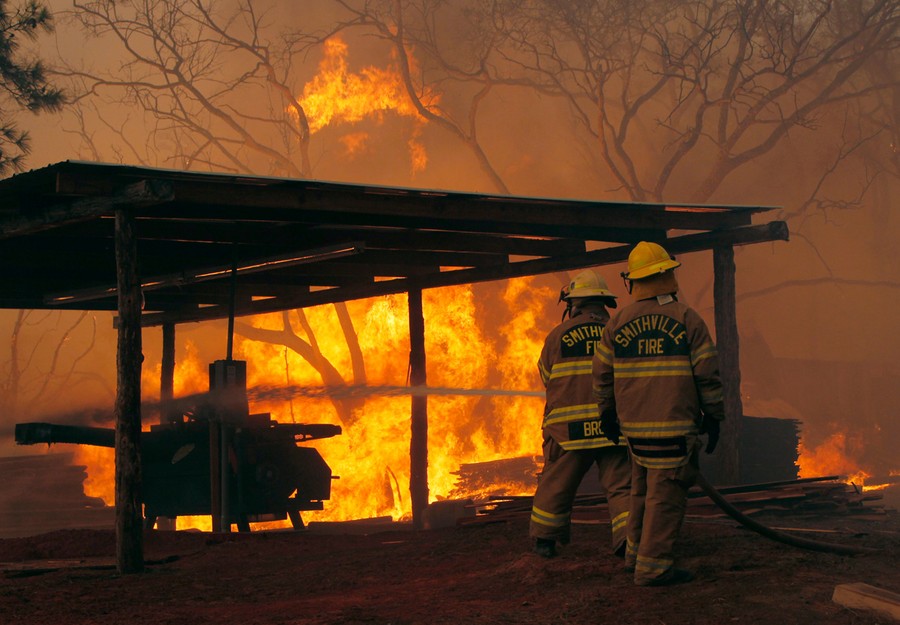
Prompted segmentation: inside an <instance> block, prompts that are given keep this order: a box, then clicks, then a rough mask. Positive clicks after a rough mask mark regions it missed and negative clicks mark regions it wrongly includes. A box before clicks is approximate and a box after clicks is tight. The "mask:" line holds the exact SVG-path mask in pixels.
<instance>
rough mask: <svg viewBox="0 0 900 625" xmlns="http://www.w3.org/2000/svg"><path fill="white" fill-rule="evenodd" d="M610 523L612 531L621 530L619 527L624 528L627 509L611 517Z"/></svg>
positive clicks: (626, 522)
mask: <svg viewBox="0 0 900 625" xmlns="http://www.w3.org/2000/svg"><path fill="white" fill-rule="evenodd" d="M610 524H611V525H612V531H613V532H614V533H615V532H618V531H619V530H621V529H624V528H625V525H627V524H628V510H626V511H625V512H620V513H619V514H617V515H616V516H615V517H614V518H613V520H612V521H611V522H610Z"/></svg>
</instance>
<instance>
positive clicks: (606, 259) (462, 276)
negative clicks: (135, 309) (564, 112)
mask: <svg viewBox="0 0 900 625" xmlns="http://www.w3.org/2000/svg"><path fill="white" fill-rule="evenodd" d="M787 236H788V231H787V224H785V222H783V221H773V222H770V223H767V224H762V225H759V226H747V227H744V228H738V229H736V230H725V231H720V232H710V233H703V234H690V235H684V236H681V237H676V238H674V239H669V240H668V241H667V242H666V249H667V250H669V251H670V252H671V253H673V254H674V253H679V254H680V253H687V252H696V251H701V250H706V249H709V248H710V247H711V246H714V245H725V244H732V245H748V244H751V243H761V242H763V241H775V240H787ZM631 249H632V246H631V245H620V246H616V247H610V248H605V249H600V250H593V251H590V252H585V253H584V254H573V255H571V256H558V257H552V258H541V259H536V260H526V261H521V262H512V263H502V264H499V265H497V266H493V267H478V268H474V269H459V270H453V271H442V272H440V273H437V274H434V275H430V276H424V277H421V278H418V277H417V278H399V279H396V280H386V281H383V282H376V283H374V284H367V285H362V286H353V287H346V288H335V289H327V290H324V291H316V292H312V293H305V294H298V295H297V297H296V298H285V299H279V300H261V301H256V302H251V303H250V305H249V306H247V307H245V308H243V309H240V310H238V311H237V312H236V314H237V316H244V315H252V314H263V313H267V312H276V311H281V310H285V309H290V308H306V307H308V306H319V305H322V304H332V303H334V302H342V301H351V300H357V299H366V298H370V297H377V296H382V295H393V294H397V293H404V292H407V291H409V290H410V289H415V288H421V289H426V288H438V287H444V286H453V285H458V284H473V283H477V282H488V281H493V280H504V279H508V278H519V277H523V276H532V275H539V274H546V273H552V272H554V271H566V270H572V269H580V268H584V267H592V266H601V265H608V264H612V263H616V262H621V261H624V260H625V259H627V258H628V254H629V253H630V252H631ZM226 314H227V311H224V310H221V309H219V308H212V307H211V308H208V309H203V310H201V311H196V312H192V313H190V314H186V313H179V312H177V311H175V312H166V313H149V314H145V315H144V316H143V318H142V320H141V322H142V323H143V325H144V326H146V327H150V326H156V325H160V324H163V323H166V322H173V323H182V322H187V321H203V320H212V319H220V318H223V317H224V316H225V315H226Z"/></svg>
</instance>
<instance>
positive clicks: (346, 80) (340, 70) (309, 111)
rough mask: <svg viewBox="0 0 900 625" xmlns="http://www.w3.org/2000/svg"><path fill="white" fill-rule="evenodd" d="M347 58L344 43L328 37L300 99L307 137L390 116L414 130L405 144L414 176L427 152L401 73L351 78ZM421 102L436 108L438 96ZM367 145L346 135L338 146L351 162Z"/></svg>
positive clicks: (366, 72)
mask: <svg viewBox="0 0 900 625" xmlns="http://www.w3.org/2000/svg"><path fill="white" fill-rule="evenodd" d="M347 58H348V47H347V44H346V43H344V41H343V40H341V39H340V38H338V37H332V38H331V39H328V40H327V41H326V42H325V52H324V57H323V58H322V60H321V62H320V63H319V73H318V74H317V75H316V76H315V77H314V78H313V79H312V80H311V81H310V82H308V83H307V84H306V85H305V86H304V88H303V95H302V96H301V97H300V98H299V103H300V106H301V107H302V108H303V111H304V112H305V114H306V117H307V119H308V120H309V129H310V132H313V133H315V132H318V131H319V130H321V129H323V128H325V127H326V126H329V125H337V124H340V123H345V124H356V123H359V122H362V121H363V120H366V119H374V120H375V121H376V122H380V121H382V120H383V116H384V115H385V114H386V113H388V112H391V113H394V114H395V115H399V116H401V117H409V118H412V119H413V120H414V123H415V128H414V130H413V134H412V138H411V139H410V140H409V141H408V149H409V154H410V161H411V164H412V171H413V172H414V173H415V172H419V171H422V170H423V169H424V168H425V166H426V165H427V163H428V155H427V153H426V151H425V147H424V145H422V143H421V142H419V140H418V139H419V136H420V134H421V128H422V124H423V123H424V119H423V118H422V117H421V115H420V113H419V111H418V109H417V108H416V106H415V105H414V104H413V102H412V101H411V100H410V98H409V96H408V95H407V92H406V87H405V85H404V80H403V75H402V74H401V72H400V70H399V69H398V68H397V67H396V66H395V65H391V66H389V67H387V68H385V69H382V68H378V67H372V66H370V67H365V68H363V69H362V70H361V71H360V72H359V73H357V74H354V73H351V72H350V71H349V65H348V62H347ZM410 58H412V57H411V55H410ZM421 100H422V102H423V103H424V104H425V106H426V107H430V106H434V105H435V104H437V102H438V96H437V95H436V94H435V93H433V92H430V91H425V92H424V94H423V95H422V96H421ZM367 140H368V134H367V133H364V132H355V133H352V134H348V135H345V136H344V137H343V138H342V139H341V143H342V144H343V145H344V147H345V149H346V153H347V155H348V156H352V155H356V154H359V153H361V152H362V151H363V149H364V147H365V145H366V143H367Z"/></svg>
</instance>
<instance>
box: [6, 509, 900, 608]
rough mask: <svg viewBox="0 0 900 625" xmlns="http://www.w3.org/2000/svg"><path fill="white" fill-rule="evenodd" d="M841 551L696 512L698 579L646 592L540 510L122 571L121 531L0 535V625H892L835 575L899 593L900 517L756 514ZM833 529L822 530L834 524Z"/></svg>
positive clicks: (258, 537) (693, 560)
mask: <svg viewBox="0 0 900 625" xmlns="http://www.w3.org/2000/svg"><path fill="white" fill-rule="evenodd" d="M755 518H757V520H759V521H762V522H765V523H766V524H768V525H774V526H777V527H792V528H804V529H807V530H813V529H814V530H818V531H805V532H802V533H800V532H797V531H795V534H797V535H803V536H805V537H807V538H814V539H815V540H828V541H831V542H839V543H842V544H852V545H858V546H866V547H873V548H876V549H877V550H878V552H877V553H875V554H874V555H857V556H841V555H834V554H830V553H820V552H815V551H807V550H801V549H797V548H794V547H789V546H786V545H783V544H780V543H777V542H774V541H772V540H770V539H767V538H764V537H762V536H760V535H758V534H756V533H753V532H751V531H748V530H746V529H744V528H742V527H741V526H739V525H737V524H736V523H735V522H733V521H731V520H730V519H727V518H725V519H688V522H687V523H686V524H685V526H684V529H683V531H682V535H681V540H680V543H679V553H680V557H681V564H682V565H684V566H686V567H687V568H690V569H692V570H693V571H694V572H695V573H696V575H697V578H696V580H695V581H693V582H691V583H689V584H685V585H682V586H673V587H669V588H638V587H635V586H634V585H633V584H632V582H631V579H630V577H629V576H628V575H627V574H625V573H624V571H623V570H622V564H621V561H620V560H618V559H617V558H615V557H614V556H612V555H611V554H608V553H607V552H606V550H605V549H604V546H605V545H606V544H607V542H608V540H609V526H608V525H607V524H578V525H576V526H575V527H574V529H573V540H572V543H571V544H570V545H567V546H566V547H564V548H563V549H562V550H561V552H560V554H559V556H558V557H556V558H553V559H550V560H545V559H541V558H539V557H538V556H536V555H533V554H531V553H530V551H529V546H530V544H529V540H528V538H527V527H528V521H527V516H525V515H520V516H516V517H515V518H513V519H511V520H504V521H496V522H490V523H484V522H480V523H476V524H471V525H466V526H455V527H448V528H443V529H434V530H420V531H417V530H413V529H410V528H409V527H408V526H407V525H401V524H399V523H388V524H382V525H379V526H377V528H375V526H370V527H368V528H367V527H366V525H365V524H334V525H325V526H317V527H310V528H309V529H306V530H301V531H269V532H252V533H249V534H235V533H232V534H210V533H200V532H192V531H179V532H159V531H151V532H148V533H147V534H146V539H145V556H146V560H147V568H146V572H144V573H142V574H136V575H119V574H118V573H117V572H116V569H115V566H114V563H115V558H114V556H115V536H114V534H113V533H112V532H110V531H98V530H64V531H57V532H52V533H49V534H43V535H38V536H33V537H29V538H15V539H4V540H0V571H2V577H0V623H2V624H3V625H6V624H8V623H28V624H29V625H50V624H51V623H52V624H53V625H60V624H62V625H88V624H91V625H100V624H103V625H105V624H116V625H118V624H129V625H130V624H147V625H202V624H205V623H216V624H230V623H240V624H242V625H254V624H260V625H262V624H265V625H279V624H310V625H325V624H342V625H357V624H359V625H362V624H384V625H387V624H392V625H413V624H423V625H424V624H441V623H447V624H450V623H452V624H454V625H459V624H463V625H465V624H470V623H471V624H477V623H528V624H532V623H533V624H537V623H555V624H558V623H574V624H579V623H599V622H604V623H621V624H641V625H644V624H646V625H651V624H652V625H661V624H666V625H674V624H679V623H696V624H716V625H721V624H724V623H738V624H739V623H754V624H757V623H759V624H782V623H783V624H794V625H805V624H814V625H862V624H869V623H895V622H896V621H893V620H892V619H891V618H890V617H885V616H879V615H878V614H877V613H874V612H868V611H863V610H850V609H847V608H844V607H842V606H840V605H838V604H836V603H835V602H833V601H832V594H833V592H834V588H835V586H836V585H838V584H843V583H850V582H864V583H867V584H871V585H873V586H877V587H879V588H882V589H885V590H889V591H892V592H897V593H900V517H898V514H897V513H896V512H893V511H889V512H888V513H887V514H885V515H881V516H880V517H878V518H875V517H873V516H869V517H867V518H865V519H863V518H859V517H853V516H846V515H845V516H833V517H829V518H824V519H823V518H821V517H820V518H818V519H816V520H812V519H809V518H793V517H790V516H777V517H771V518H767V517H765V516H763V517H755ZM823 530H824V531H823Z"/></svg>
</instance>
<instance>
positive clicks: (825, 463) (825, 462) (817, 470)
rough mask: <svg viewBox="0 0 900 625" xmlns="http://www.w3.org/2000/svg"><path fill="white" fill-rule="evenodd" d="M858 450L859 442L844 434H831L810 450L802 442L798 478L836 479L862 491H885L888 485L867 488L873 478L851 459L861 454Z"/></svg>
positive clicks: (799, 447) (872, 485) (860, 445)
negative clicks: (831, 476) (838, 478)
mask: <svg viewBox="0 0 900 625" xmlns="http://www.w3.org/2000/svg"><path fill="white" fill-rule="evenodd" d="M861 447H862V444H861V442H860V441H859V440H856V439H853V438H849V437H848V436H847V434H846V433H845V432H835V433H834V434H831V435H830V436H829V437H828V438H826V439H825V440H824V441H823V442H822V443H821V444H820V445H818V446H816V447H815V448H809V447H807V446H806V445H804V443H803V442H802V441H801V443H800V445H799V446H798V451H799V458H798V460H797V465H798V466H799V468H800V471H799V475H800V477H801V478H804V477H823V476H827V475H838V476H840V477H841V479H842V480H843V481H844V482H846V483H847V484H853V485H855V486H857V487H859V488H861V489H862V490H864V491H869V490H883V489H885V488H887V487H888V486H889V484H871V485H868V486H867V485H866V480H867V479H869V478H870V477H872V475H871V474H870V473H868V472H867V471H865V470H864V469H863V468H862V467H861V466H860V464H859V463H858V462H857V461H856V460H854V459H853V458H854V457H855V456H858V455H859V454H860V453H861V452H862V449H861Z"/></svg>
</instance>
